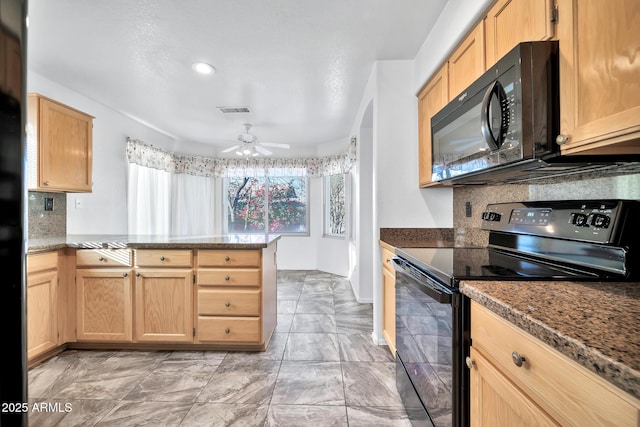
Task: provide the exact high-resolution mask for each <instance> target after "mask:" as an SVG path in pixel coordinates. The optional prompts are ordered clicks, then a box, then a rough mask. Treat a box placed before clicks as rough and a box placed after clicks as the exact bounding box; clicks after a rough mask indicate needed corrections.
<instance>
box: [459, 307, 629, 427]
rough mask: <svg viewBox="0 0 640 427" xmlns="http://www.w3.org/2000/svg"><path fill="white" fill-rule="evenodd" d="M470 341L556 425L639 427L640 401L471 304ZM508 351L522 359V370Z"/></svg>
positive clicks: (485, 310)
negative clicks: (555, 421)
mask: <svg viewBox="0 0 640 427" xmlns="http://www.w3.org/2000/svg"><path fill="white" fill-rule="evenodd" d="M471 339H472V343H473V348H474V349H476V350H478V351H480V352H481V353H482V354H483V355H484V356H488V359H489V361H491V362H492V363H494V364H495V365H496V367H497V368H498V369H499V370H500V371H502V372H503V373H505V374H506V376H507V377H508V378H509V379H510V380H511V381H513V382H514V383H515V384H516V385H517V386H518V387H520V388H521V389H523V390H525V392H526V393H527V394H528V395H529V396H531V397H532V398H533V399H534V400H535V401H536V402H537V403H538V404H539V405H540V406H541V407H542V408H543V409H544V410H545V411H546V412H548V413H549V414H550V415H551V416H552V417H553V418H555V419H556V420H557V421H559V422H560V424H562V425H583V426H585V425H614V426H621V425H633V426H636V425H640V411H639V406H638V405H639V404H640V402H638V401H637V400H636V399H634V398H633V397H631V396H630V395H628V394H626V393H624V392H622V391H621V390H620V389H618V388H617V387H615V386H613V385H612V384H611V383H609V382H607V381H606V380H604V379H603V378H600V377H599V376H597V375H596V374H595V373H593V372H591V371H589V370H588V369H586V368H585V367H583V366H581V365H579V364H578V363H577V362H575V361H573V360H571V359H570V358H568V357H566V356H565V355H563V354H561V353H560V352H558V351H557V350H555V349H553V348H552V347H550V346H548V345H546V344H545V343H543V342H542V341H540V340H538V339H537V338H535V337H533V336H531V335H529V334H528V333H526V332H524V331H523V330H521V329H519V328H517V327H516V326H514V325H513V324H511V323H510V322H508V321H506V320H504V319H503V318H501V317H499V316H497V315H496V314H495V313H493V312H491V311H489V310H488V309H487V308H485V307H483V306H481V305H479V304H478V303H476V302H472V304H471ZM513 352H517V353H518V354H519V355H520V356H522V357H523V358H525V361H524V363H523V364H522V366H521V367H518V366H516V364H515V363H514V361H513V359H512V353H513Z"/></svg>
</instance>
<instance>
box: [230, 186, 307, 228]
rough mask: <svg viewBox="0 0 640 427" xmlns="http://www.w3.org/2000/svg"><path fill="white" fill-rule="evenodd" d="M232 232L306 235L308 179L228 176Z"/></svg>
mask: <svg viewBox="0 0 640 427" xmlns="http://www.w3.org/2000/svg"><path fill="white" fill-rule="evenodd" d="M225 186H226V191H225V194H226V195H227V200H226V207H227V212H226V213H227V231H228V232H229V233H279V234H307V233H308V230H309V227H308V222H309V221H308V209H307V203H308V201H307V178H306V177H300V176H294V177H268V178H265V177H258V178H249V177H244V178H226V179H225Z"/></svg>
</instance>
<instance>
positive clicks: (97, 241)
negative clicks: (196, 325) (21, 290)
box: [27, 234, 280, 253]
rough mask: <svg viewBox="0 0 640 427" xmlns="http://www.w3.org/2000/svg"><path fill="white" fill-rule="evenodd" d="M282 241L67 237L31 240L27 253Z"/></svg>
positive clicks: (259, 237)
mask: <svg viewBox="0 0 640 427" xmlns="http://www.w3.org/2000/svg"><path fill="white" fill-rule="evenodd" d="M278 239H280V236H279V235H277V234H225V235H215V236H149V235H126V234H122V235H120V234H118V235H116V234H95V235H93V234H70V235H67V236H66V237H52V238H44V239H29V240H28V241H27V252H28V253H38V252H46V251H52V250H57V249H63V248H77V249H95V248H105V249H106V248H112V249H118V248H146V249H163V248H175V249H262V248H266V247H267V246H269V245H270V244H272V243H274V242H275V241H277V240H278Z"/></svg>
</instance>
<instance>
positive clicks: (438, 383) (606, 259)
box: [393, 200, 640, 427]
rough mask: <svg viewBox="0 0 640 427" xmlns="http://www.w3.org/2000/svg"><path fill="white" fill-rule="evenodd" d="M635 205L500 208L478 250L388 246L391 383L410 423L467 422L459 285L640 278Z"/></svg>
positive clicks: (489, 217)
mask: <svg viewBox="0 0 640 427" xmlns="http://www.w3.org/2000/svg"><path fill="white" fill-rule="evenodd" d="M638 219H640V201H636V200H590V201H535V202H517V203H500V204H491V205H488V206H487V209H486V210H485V212H483V213H482V229H483V230H486V231H488V232H489V244H488V246H487V247H475V248H461V247H451V248H442V247H438V248H398V249H396V258H394V260H393V262H394V267H395V269H396V353H397V354H396V361H397V363H396V381H397V385H398V390H399V392H400V395H401V397H402V399H403V403H404V404H405V408H406V409H407V412H408V414H409V416H410V419H411V420H412V422H413V423H414V425H419V426H435V427H445V426H446V427H450V426H456V427H457V426H463V427H466V426H468V425H469V401H468V396H469V376H468V371H467V369H466V368H465V365H464V360H465V358H466V356H468V354H469V341H470V340H469V326H470V319H469V307H468V306H469V301H468V300H467V299H466V298H463V296H462V294H461V293H460V291H459V283H460V281H462V280H515V281H518V280H567V281H630V280H633V281H635V280H640V274H639V273H640V255H639V253H638V249H639V248H638V246H639V245H640V233H639V231H640V229H639V227H638Z"/></svg>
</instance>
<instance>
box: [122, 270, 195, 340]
mask: <svg viewBox="0 0 640 427" xmlns="http://www.w3.org/2000/svg"><path fill="white" fill-rule="evenodd" d="M135 276H136V277H135V309H134V312H135V334H134V340H135V341H136V342H164V343H191V342H193V271H192V270H191V269H183V268H159V269H140V270H136V272H135Z"/></svg>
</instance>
